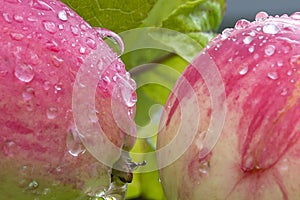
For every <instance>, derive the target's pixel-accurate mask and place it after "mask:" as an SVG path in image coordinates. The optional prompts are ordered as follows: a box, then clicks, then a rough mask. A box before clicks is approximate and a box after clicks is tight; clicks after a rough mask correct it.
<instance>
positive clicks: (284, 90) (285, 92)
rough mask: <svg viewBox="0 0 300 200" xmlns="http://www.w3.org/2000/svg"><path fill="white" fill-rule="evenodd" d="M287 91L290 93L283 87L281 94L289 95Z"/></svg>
mask: <svg viewBox="0 0 300 200" xmlns="http://www.w3.org/2000/svg"><path fill="white" fill-rule="evenodd" d="M287 93H288V91H287V89H286V88H283V89H282V91H281V93H280V95H282V96H285V95H287Z"/></svg>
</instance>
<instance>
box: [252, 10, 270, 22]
mask: <svg viewBox="0 0 300 200" xmlns="http://www.w3.org/2000/svg"><path fill="white" fill-rule="evenodd" d="M268 17H269V15H268V13H266V12H263V11H262V12H259V13H257V14H256V15H255V21H263V20H265V19H267V18H268Z"/></svg>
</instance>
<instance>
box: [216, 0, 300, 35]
mask: <svg viewBox="0 0 300 200" xmlns="http://www.w3.org/2000/svg"><path fill="white" fill-rule="evenodd" d="M226 4H227V9H226V12H225V16H224V19H223V22H222V24H221V26H220V28H219V32H221V31H222V30H223V29H224V28H226V27H233V26H234V24H235V22H236V21H237V20H239V19H241V18H244V19H248V20H250V21H252V20H254V18H255V14H256V13H257V12H259V11H265V12H267V13H268V14H269V15H276V14H277V15H282V14H288V15H290V14H292V13H293V12H296V11H299V12H300V0H251V1H250V0H227V1H226Z"/></svg>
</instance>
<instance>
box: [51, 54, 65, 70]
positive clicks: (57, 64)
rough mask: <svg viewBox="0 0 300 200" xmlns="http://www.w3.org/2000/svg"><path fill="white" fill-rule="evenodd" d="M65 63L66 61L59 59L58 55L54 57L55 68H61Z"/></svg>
mask: <svg viewBox="0 0 300 200" xmlns="http://www.w3.org/2000/svg"><path fill="white" fill-rule="evenodd" d="M63 62H64V60H63V59H62V58H59V57H57V56H56V55H54V56H53V57H52V63H53V65H54V66H55V67H59V66H60V65H61V64H62V63H63Z"/></svg>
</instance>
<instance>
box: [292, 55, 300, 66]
mask: <svg viewBox="0 0 300 200" xmlns="http://www.w3.org/2000/svg"><path fill="white" fill-rule="evenodd" d="M290 64H291V67H292V68H296V67H299V66H300V55H294V56H292V57H291V59H290Z"/></svg>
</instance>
